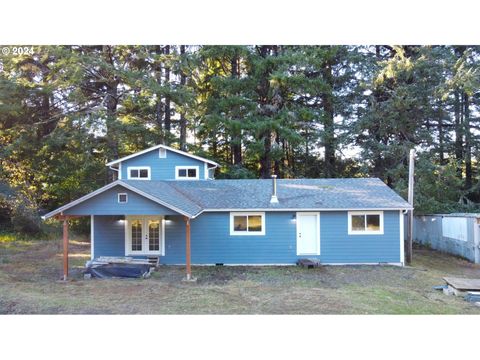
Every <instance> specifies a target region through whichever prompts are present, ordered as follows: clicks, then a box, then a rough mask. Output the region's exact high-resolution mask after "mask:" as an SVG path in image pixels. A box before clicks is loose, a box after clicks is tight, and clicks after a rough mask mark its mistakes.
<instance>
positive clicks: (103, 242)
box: [93, 216, 125, 258]
mask: <svg viewBox="0 0 480 360" xmlns="http://www.w3.org/2000/svg"><path fill="white" fill-rule="evenodd" d="M93 230H94V231H93V236H94V249H93V256H94V257H96V258H97V257H99V256H125V222H124V221H123V220H119V219H118V217H116V216H94V227H93Z"/></svg>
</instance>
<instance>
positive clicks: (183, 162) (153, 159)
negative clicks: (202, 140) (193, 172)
mask: <svg viewBox="0 0 480 360" xmlns="http://www.w3.org/2000/svg"><path fill="white" fill-rule="evenodd" d="M204 164H205V163H204V162H203V161H200V160H197V159H193V158H191V157H188V156H185V155H181V154H178V153H176V152H173V151H169V150H167V157H166V158H162V159H161V158H159V157H158V149H156V150H152V151H150V152H148V153H146V154H143V155H139V156H136V157H133V158H131V159H129V160H125V161H122V179H124V180H127V179H128V175H127V168H128V167H129V166H150V168H151V171H152V174H151V176H150V177H151V180H175V166H198V169H199V178H200V179H201V180H202V179H205V165H204ZM139 181H145V180H139Z"/></svg>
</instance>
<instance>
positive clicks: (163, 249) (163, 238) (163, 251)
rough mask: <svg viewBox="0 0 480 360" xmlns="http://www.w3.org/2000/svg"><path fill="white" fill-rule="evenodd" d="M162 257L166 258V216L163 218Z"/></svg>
mask: <svg viewBox="0 0 480 360" xmlns="http://www.w3.org/2000/svg"><path fill="white" fill-rule="evenodd" d="M161 251H162V255H161V256H165V216H162V250H161Z"/></svg>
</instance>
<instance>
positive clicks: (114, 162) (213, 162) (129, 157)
mask: <svg viewBox="0 0 480 360" xmlns="http://www.w3.org/2000/svg"><path fill="white" fill-rule="evenodd" d="M161 147H162V148H164V149H166V150H170V151H173V152H176V153H178V154H181V155H184V156H188V157H190V158H192V159H196V160H200V161H203V162H207V163H209V164H212V165H216V166H219V165H218V164H217V163H216V162H215V161H212V160H208V159H205V158H202V157H200V156H196V155H192V154H189V153H187V152H185V151H182V150H177V149H174V148H171V147H170V146H166V145H162V144H160V145H155V146H152V147H150V148H148V149H145V150H142V151H139V152H136V153H134V154H131V155H128V156H124V157H122V158H120V159H117V160H113V161H110V162H108V163H107V164H106V166H110V165H114V164H117V163H119V162H122V161H125V160H128V159H131V158H134V157H136V156H139V155H143V154H146V153H148V152H150V151H153V150H156V149H159V148H161Z"/></svg>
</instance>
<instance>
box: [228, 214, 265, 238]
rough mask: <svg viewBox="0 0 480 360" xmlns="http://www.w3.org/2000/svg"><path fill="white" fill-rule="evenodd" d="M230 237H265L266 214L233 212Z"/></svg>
mask: <svg viewBox="0 0 480 360" xmlns="http://www.w3.org/2000/svg"><path fill="white" fill-rule="evenodd" d="M230 235H265V213H264V212H231V213H230Z"/></svg>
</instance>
